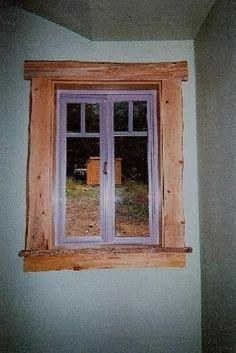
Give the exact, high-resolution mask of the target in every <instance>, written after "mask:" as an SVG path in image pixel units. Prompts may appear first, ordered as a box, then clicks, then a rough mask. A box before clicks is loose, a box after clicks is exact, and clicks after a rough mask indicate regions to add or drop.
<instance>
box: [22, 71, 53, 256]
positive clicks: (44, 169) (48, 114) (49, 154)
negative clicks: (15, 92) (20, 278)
mask: <svg viewBox="0 0 236 353" xmlns="http://www.w3.org/2000/svg"><path fill="white" fill-rule="evenodd" d="M53 97H54V96H53V88H52V83H51V81H49V80H47V79H45V78H36V79H33V80H32V85H31V116H30V123H29V151H28V174H27V194H28V197H27V229H26V249H30V250H34V249H37V250H39V249H41V250H42V249H48V248H50V246H51V239H52V173H53V145H52V143H53V141H52V133H53V120H54V119H53V105H54V101H53Z"/></svg>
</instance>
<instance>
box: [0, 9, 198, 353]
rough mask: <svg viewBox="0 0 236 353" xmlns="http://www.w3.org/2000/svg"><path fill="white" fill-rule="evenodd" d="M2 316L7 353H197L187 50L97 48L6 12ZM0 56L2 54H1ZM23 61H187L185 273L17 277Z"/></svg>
mask: <svg viewBox="0 0 236 353" xmlns="http://www.w3.org/2000/svg"><path fill="white" fill-rule="evenodd" d="M2 21H3V22H4V26H3V28H4V30H3V31H2V33H1V39H2V41H1V43H2V44H3V47H2V52H1V60H2V65H1V66H0V67H1V74H2V79H1V86H2V87H1V115H0V117H1V182H0V187H1V222H0V223H1V232H0V237H1V250H0V251H1V257H0V262H1V263H0V266H1V269H2V271H1V275H0V276H1V279H0V285H1V287H2V289H1V294H0V295H1V302H0V303H1V304H0V305H1V316H2V324H3V328H4V337H3V341H2V350H3V352H10V353H14V352H17V353H21V352H22V353H23V352H24V353H25V352H27V353H30V352H37V353H40V352H44V353H45V352H53V353H59V352H70V353H73V352H77V353H78V352H81V353H96V352H102V353H106V352H107V353H110V352H113V353H152V352H155V353H172V352H173V353H180V352H181V353H199V352H201V317H200V299H201V297H200V260H199V232H198V202H197V160H196V117H195V79H194V76H195V71H194V48H193V42H192V41H168V42H165V41H162V42H155V41H151V42H116V43H115V42H97V43H95V42H93V43H91V42H90V41H88V40H86V39H84V38H82V37H80V36H79V35H77V34H74V33H72V32H70V31H68V30H65V29H64V28H62V27H59V26H57V25H55V24H53V23H50V22H49V21H46V20H43V19H41V18H39V17H37V16H34V15H32V14H30V13H27V12H24V11H22V10H19V9H15V10H9V11H6V12H3V11H2ZM2 54H4V55H2ZM29 59H32V60H33V59H37V60H40V59H46V60H63V59H64V60H65V59H70V60H87V61H121V62H131V61H132V62H160V61H178V60H187V61H188V63H189V81H188V82H186V83H183V99H184V121H185V132H184V154H185V171H184V200H185V215H186V222H187V225H186V243H187V245H190V246H192V247H193V254H190V255H188V263H187V267H186V268H185V269H120V270H93V271H82V272H69V271H62V272H48V273H23V271H22V259H20V258H18V256H17V253H18V251H19V250H20V249H22V248H23V247H24V229H25V175H26V160H27V132H28V131H27V128H28V116H29V109H28V103H29V99H28V98H29V82H25V81H24V80H23V62H24V60H29Z"/></svg>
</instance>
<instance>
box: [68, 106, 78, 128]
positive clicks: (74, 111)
mask: <svg viewBox="0 0 236 353" xmlns="http://www.w3.org/2000/svg"><path fill="white" fill-rule="evenodd" d="M66 128H67V131H68V132H80V104H78V103H68V104H67V120H66Z"/></svg>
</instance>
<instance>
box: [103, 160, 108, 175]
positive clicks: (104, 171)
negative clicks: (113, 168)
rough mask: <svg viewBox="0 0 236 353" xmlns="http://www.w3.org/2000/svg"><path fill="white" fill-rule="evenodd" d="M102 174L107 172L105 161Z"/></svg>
mask: <svg viewBox="0 0 236 353" xmlns="http://www.w3.org/2000/svg"><path fill="white" fill-rule="evenodd" d="M103 174H107V161H106V162H104V163H103Z"/></svg>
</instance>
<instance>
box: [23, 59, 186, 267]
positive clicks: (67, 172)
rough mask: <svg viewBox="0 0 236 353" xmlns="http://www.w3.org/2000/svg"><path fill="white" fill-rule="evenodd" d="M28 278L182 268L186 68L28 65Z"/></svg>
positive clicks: (177, 65)
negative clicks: (107, 270)
mask: <svg viewBox="0 0 236 353" xmlns="http://www.w3.org/2000/svg"><path fill="white" fill-rule="evenodd" d="M25 78H26V79H30V80H31V82H32V84H31V116H30V128H29V158H28V179H27V227H26V246H25V250H23V251H21V252H20V255H21V256H24V269H25V270H26V271H40V270H57V269H74V270H78V269H84V268H109V267H147V266H150V267H155V266H160V267H163V266H164V267H182V266H185V262H186V253H187V252H191V248H189V247H186V246H185V241H184V225H185V221H184V215H183V201H182V170H183V155H182V128H183V122H182V96H181V81H182V80H186V79H187V65H186V63H185V62H181V63H164V64H163V63H162V64H105V63H101V64H99V63H79V62H37V61H36V62H26V63H25Z"/></svg>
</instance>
